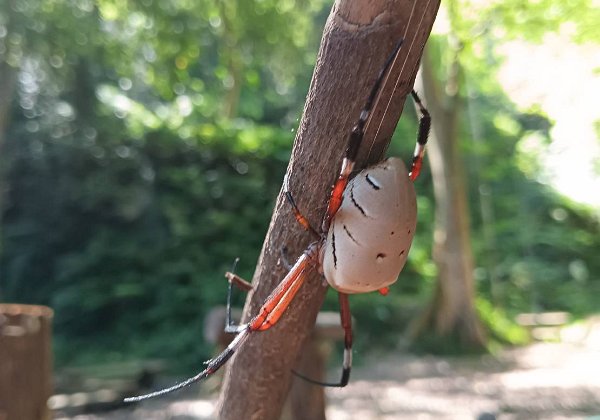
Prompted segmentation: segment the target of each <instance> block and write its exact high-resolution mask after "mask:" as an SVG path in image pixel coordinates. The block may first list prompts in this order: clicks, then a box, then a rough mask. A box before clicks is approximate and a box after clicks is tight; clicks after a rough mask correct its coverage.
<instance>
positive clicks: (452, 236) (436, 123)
mask: <svg viewBox="0 0 600 420" xmlns="http://www.w3.org/2000/svg"><path fill="white" fill-rule="evenodd" d="M456 53H457V54H458V51H457V52H456ZM421 69H422V71H421V78H420V79H421V80H420V83H421V84H422V92H423V96H424V98H423V100H424V102H425V104H426V106H427V107H428V109H429V112H430V113H431V119H432V132H431V136H430V139H429V147H428V155H429V162H430V166H431V175H432V178H433V189H434V195H435V229H434V245H433V258H434V261H435V263H436V265H437V268H438V281H437V284H436V290H435V295H434V299H433V301H432V303H431V305H430V306H429V308H428V310H427V312H426V314H425V316H424V318H423V319H421V320H420V322H419V324H418V326H417V328H416V331H415V333H414V335H415V336H418V335H420V334H423V333H424V332H426V331H427V330H431V329H433V331H435V333H436V335H437V336H439V337H444V338H449V339H451V340H452V339H457V340H458V344H459V345H460V346H461V347H463V348H466V349H473V350H476V349H481V348H483V347H484V346H485V334H484V333H483V329H482V328H481V325H480V322H479V318H478V316H477V313H476V311H475V286H474V279H473V268H474V263H473V252H472V250H471V242H470V240H471V239H470V238H471V235H470V227H469V211H468V208H469V207H468V200H467V192H466V181H465V175H464V172H463V162H462V160H461V157H460V150H459V137H458V136H459V133H458V117H459V113H460V110H461V107H462V104H461V103H460V101H459V97H458V83H459V77H458V76H459V63H458V58H457V57H455V60H454V62H453V63H452V64H451V65H450V68H449V69H448V78H447V81H446V85H445V86H443V87H442V86H440V84H439V83H438V81H437V80H436V79H435V76H434V75H433V71H432V64H431V60H430V59H429V54H428V53H427V51H425V54H424V56H423V61H422V66H421ZM417 84H419V81H417Z"/></svg>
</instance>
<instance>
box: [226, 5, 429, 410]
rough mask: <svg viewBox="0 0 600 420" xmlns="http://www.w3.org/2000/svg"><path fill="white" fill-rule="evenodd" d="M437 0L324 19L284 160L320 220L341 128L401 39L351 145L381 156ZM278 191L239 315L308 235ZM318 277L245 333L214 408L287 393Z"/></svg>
mask: <svg viewBox="0 0 600 420" xmlns="http://www.w3.org/2000/svg"><path fill="white" fill-rule="evenodd" d="M438 7H439V1H437V0H431V1H430V2H421V1H416V0H412V1H408V0H396V1H392V0H362V1H357V0H355V1H351V0H338V1H337V2H336V3H335V5H334V7H333V10H332V12H331V14H330V16H329V19H328V21H327V24H326V27H325V31H324V34H323V39H322V41H321V48H320V51H319V56H318V58H317V65H316V68H315V72H314V74H313V79H312V83H311V87H310V91H309V93H308V96H307V100H306V104H305V107H304V114H303V117H302V121H301V122H300V127H299V130H298V134H297V136H296V141H295V142H294V148H293V150H292V157H291V160H290V164H289V166H288V172H287V173H288V174H289V176H290V188H291V191H292V193H293V194H294V196H295V198H296V203H297V204H298V205H299V207H300V208H301V209H302V211H303V212H304V213H305V214H306V216H307V217H308V219H309V220H310V221H311V223H312V225H313V226H315V227H320V224H321V219H322V216H323V213H324V211H325V208H326V206H327V199H328V197H329V194H330V192H331V185H332V184H333V182H334V180H335V179H336V177H337V175H338V172H339V168H340V164H341V160H342V157H343V154H344V150H345V147H346V142H347V136H348V135H349V133H350V130H351V129H352V126H353V125H354V124H355V123H356V121H357V119H358V116H359V113H360V111H361V108H362V107H363V106H364V103H365V101H366V98H367V96H368V92H369V91H370V89H371V88H372V86H373V83H374V81H375V78H376V77H377V74H378V72H379V70H380V69H381V67H382V65H383V63H384V61H385V60H386V58H387V57H388V56H389V54H390V52H391V51H392V50H393V48H394V46H395V45H396V44H397V43H398V41H399V40H400V39H404V44H403V46H402V49H401V53H400V55H399V59H397V60H396V62H395V63H394V65H393V66H392V68H391V69H390V72H389V76H388V77H387V78H386V79H385V81H384V83H383V85H382V88H381V95H380V96H379V98H378V100H377V103H376V104H375V107H374V112H373V113H372V118H371V120H370V122H369V124H368V125H367V128H366V132H365V142H364V143H363V145H362V147H361V149H360V150H359V157H358V165H359V167H360V166H362V165H364V164H366V163H374V162H377V161H379V160H381V158H382V156H383V153H384V152H385V149H386V147H387V145H388V143H389V141H390V139H391V136H392V133H393V131H394V129H395V127H396V124H397V122H398V118H399V116H400V113H401V111H402V106H403V104H404V99H405V97H406V95H407V94H408V93H409V92H410V90H411V87H412V85H413V81H414V78H415V75H416V72H417V69H418V66H419V61H420V59H421V54H422V51H423V46H424V45H425V42H426V40H427V38H428V36H429V33H430V31H431V27H432V25H433V21H434V19H435V16H436V14H437V10H438ZM311 240H312V238H311V236H310V234H308V233H307V232H304V231H303V230H302V228H301V227H300V226H298V224H297V223H296V221H295V219H294V217H293V215H292V212H291V211H290V208H289V206H288V204H287V202H285V200H284V198H283V197H282V195H281V194H280V195H279V197H278V200H277V204H276V207H275V211H274V214H273V217H272V219H271V224H270V226H269V231H268V233H267V236H266V238H265V242H264V245H263V249H262V252H261V255H260V257H259V260H258V266H257V269H256V272H255V274H254V279H253V285H254V291H253V292H251V293H250V294H249V296H248V299H247V301H246V307H245V309H244V318H243V322H247V321H248V320H249V318H250V317H251V316H253V315H255V314H256V313H257V311H258V309H259V307H260V306H261V305H262V303H263V301H264V299H265V298H266V297H267V296H268V294H269V293H270V292H271V290H273V288H274V287H275V286H276V285H277V284H278V283H279V282H280V281H281V279H282V278H283V276H284V275H285V271H286V270H285V268H284V266H283V265H282V264H281V262H280V256H281V250H282V248H283V247H284V246H286V247H287V248H288V250H289V254H290V255H291V256H292V257H297V256H299V255H300V254H301V253H302V252H303V251H304V249H306V247H307V246H308V244H309V243H310V242H311ZM325 291H326V287H325V286H324V285H323V281H322V278H321V277H320V276H319V275H317V274H316V273H311V274H310V276H309V278H308V279H307V281H306V284H305V285H304V286H303V287H302V288H301V289H300V291H299V293H298V295H297V296H296V298H295V300H294V302H292V304H291V305H290V307H289V309H288V310H287V311H286V313H285V315H284V316H283V317H282V319H281V321H280V322H279V323H278V324H277V325H276V326H275V327H273V328H272V329H271V330H269V331H266V332H264V333H255V334H252V336H251V337H250V338H249V340H248V341H247V342H246V343H245V344H244V346H243V347H242V348H241V349H240V351H239V352H237V353H236V355H235V356H234V357H233V358H232V360H231V361H230V362H229V365H228V367H227V371H226V374H225V380H224V383H223V387H222V391H221V396H220V401H219V408H218V414H217V417H218V418H219V419H222V420H239V419H260V420H270V419H277V418H279V416H280V414H281V409H282V405H283V403H284V400H285V397H286V395H287V393H288V389H289V386H290V381H291V369H292V368H293V367H294V365H295V364H296V361H297V359H298V356H299V353H300V350H301V347H302V345H303V343H304V342H305V339H306V338H307V337H308V336H309V334H310V332H311V329H312V327H313V325H314V322H315V319H316V316H317V313H318V311H319V308H320V306H321V303H322V302H323V299H324V297H325Z"/></svg>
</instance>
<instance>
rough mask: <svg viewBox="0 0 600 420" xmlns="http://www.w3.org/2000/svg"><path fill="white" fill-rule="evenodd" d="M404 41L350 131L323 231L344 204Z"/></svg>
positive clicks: (387, 64) (376, 82) (386, 66)
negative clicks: (374, 109)
mask: <svg viewBox="0 0 600 420" xmlns="http://www.w3.org/2000/svg"><path fill="white" fill-rule="evenodd" d="M402 41H403V40H400V42H398V44H397V45H396V47H395V48H394V51H392V53H391V54H390V56H389V57H388V59H387V61H386V62H385V64H384V66H383V67H382V69H381V70H380V71H379V75H378V76H377V79H376V80H375V84H374V85H373V88H372V89H371V93H370V94H369V97H368V98H367V102H366V103H365V106H364V108H363V109H362V111H361V112H360V116H359V117H358V121H357V123H356V125H354V127H353V128H352V131H351V132H350V136H349V137H348V145H347V146H346V153H345V155H344V160H343V161H342V168H341V169H340V174H339V176H338V179H337V181H336V182H335V184H334V185H333V189H332V190H331V196H330V198H329V204H328V206H327V212H326V213H325V217H323V223H322V230H323V232H327V230H328V229H329V225H330V224H331V219H333V216H335V214H336V213H337V211H338V210H339V208H340V206H341V205H342V197H343V194H344V190H345V189H346V185H347V184H348V179H349V177H350V174H351V173H352V170H353V169H354V163H355V161H356V156H357V155H358V149H359V148H360V144H361V143H362V140H363V137H364V134H365V125H366V123H367V120H368V119H369V115H370V114H371V108H372V106H373V102H374V101H375V97H376V96H377V93H378V92H379V88H380V87H381V83H382V82H383V79H384V76H385V75H386V74H387V71H388V69H389V67H390V65H391V64H392V63H393V62H394V59H395V58H396V56H397V55H398V51H400V47H401V46H402Z"/></svg>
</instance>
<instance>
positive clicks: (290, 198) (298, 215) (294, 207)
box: [283, 174, 321, 238]
mask: <svg viewBox="0 0 600 420" xmlns="http://www.w3.org/2000/svg"><path fill="white" fill-rule="evenodd" d="M283 194H284V195H285V198H286V199H287V201H288V203H290V206H292V212H294V217H295V218H296V220H297V221H298V223H300V224H301V225H302V227H303V228H304V229H306V230H307V231H309V232H310V233H312V234H313V235H314V236H316V237H317V238H319V237H320V236H321V235H319V232H317V231H316V229H315V228H313V227H312V225H311V224H310V222H309V221H308V219H307V218H306V217H304V215H303V214H302V212H301V211H300V209H299V208H298V206H297V205H296V201H295V200H294V197H293V196H292V193H291V192H290V180H289V176H288V174H285V178H284V179H283Z"/></svg>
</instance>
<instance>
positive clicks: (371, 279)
mask: <svg viewBox="0 0 600 420" xmlns="http://www.w3.org/2000/svg"><path fill="white" fill-rule="evenodd" d="M401 44H402V43H401V42H400V43H399V44H398V45H397V46H396V48H395V49H394V51H393V52H392V54H391V55H390V57H389V58H388V60H387V61H386V63H385V64H384V66H383V68H382V69H381V71H380V73H379V75H378V76H377V79H376V80H375V83H374V85H373V88H372V90H371V93H370V95H369V97H368V98H367V102H366V104H365V107H364V108H363V110H362V111H361V113H360V116H359V118H358V121H357V123H356V125H355V126H354V127H353V129H352V131H351V132H350V135H349V137H348V146H347V148H346V153H345V156H344V159H343V161H342V167H341V169H340V174H339V176H338V179H337V181H336V182H335V184H334V185H333V189H332V192H331V196H330V197H329V202H328V205H327V211H326V212H325V215H324V216H323V222H322V224H321V228H320V230H319V231H317V229H315V228H314V227H312V226H311V225H310V223H309V222H308V220H307V219H306V218H305V217H304V216H303V215H302V213H301V212H300V210H299V209H298V206H297V205H296V203H295V201H294V198H293V196H292V193H291V192H290V188H289V182H288V181H289V179H288V178H287V177H286V178H285V181H284V194H285V197H286V198H287V200H288V202H289V203H290V206H291V208H292V211H293V213H294V216H295V217H296V220H298V222H299V223H300V224H301V225H302V226H303V227H304V228H305V229H307V230H309V231H311V232H312V233H313V234H314V235H315V237H316V238H317V240H316V241H315V242H313V243H312V244H310V245H309V246H308V248H307V249H306V250H305V251H304V252H303V253H302V255H301V256H300V257H299V258H298V260H297V261H296V263H295V264H294V265H293V266H292V267H291V268H290V270H289V272H288V273H287V275H286V276H285V277H284V278H283V280H282V281H281V282H280V283H279V285H278V286H277V287H276V288H275V289H274V290H273V291H272V292H271V294H270V295H269V297H268V298H267V299H266V301H265V302H264V304H263V305H262V306H261V308H260V310H259V312H258V314H256V315H255V316H254V317H253V318H252V319H251V320H250V321H249V322H248V323H245V324H242V325H233V323H232V322H231V305H230V302H231V286H232V284H234V283H235V284H237V285H238V286H240V287H242V288H243V289H246V290H248V289H250V288H252V286H251V285H250V284H249V283H248V282H246V281H244V280H242V279H241V278H239V277H238V276H237V275H235V274H232V273H227V274H226V277H227V278H228V279H229V293H228V299H227V308H228V316H227V323H226V326H225V329H226V331H228V332H233V333H236V334H237V335H236V336H235V338H234V339H233V341H232V342H231V343H230V344H229V346H227V348H226V349H225V350H224V351H223V352H222V353H221V354H219V355H218V356H217V357H215V358H214V359H211V360H209V361H208V362H206V365H207V366H206V368H205V369H204V370H203V371H202V372H200V373H198V374H197V375H196V376H193V377H191V378H189V379H187V380H185V381H183V382H181V383H178V384H176V385H174V386H172V387H170V388H166V389H163V390H160V391H156V392H153V393H150V394H147V395H142V396H139V397H132V398H127V399H126V400H125V401H140V400H145V399H148V398H153V397H157V396H159V395H164V394H167V393H170V392H173V391H176V390H178V389H181V388H183V387H185V386H188V385H190V384H192V383H194V382H197V381H199V380H201V379H204V378H206V377H208V376H210V375H212V374H213V373H214V372H216V371H217V370H218V369H219V368H220V367H221V366H223V365H224V364H225V363H226V362H227V360H229V358H230V357H231V356H233V354H234V352H235V351H236V350H237V349H238V348H239V347H240V346H241V345H242V344H243V343H244V342H245V341H246V340H247V339H248V337H250V336H251V334H252V333H254V332H259V331H265V330H267V329H269V328H271V327H272V326H273V325H275V324H276V323H277V321H278V320H279V319H280V318H281V316H282V315H283V313H284V312H285V310H286V309H287V308H288V306H289V304H290V302H291V301H292V300H293V299H294V296H295V295H296V293H297V292H298V290H299V289H300V287H301V286H302V284H303V283H304V281H305V279H306V277H307V276H306V274H307V273H308V272H309V271H310V270H315V269H316V270H317V271H318V272H320V273H322V274H323V276H324V277H325V279H326V280H327V282H328V283H329V285H330V286H331V287H333V288H334V289H335V290H337V292H338V296H339V302H340V316H341V323H342V327H343V328H344V336H345V338H344V362H343V370H342V376H341V379H340V381H339V382H336V383H322V382H318V381H314V380H312V379H309V378H306V377H304V376H302V375H299V376H301V377H302V378H304V379H306V380H308V381H310V382H313V383H317V384H320V385H326V386H345V385H346V384H347V383H348V380H349V378H350V369H351V367H352V316H351V314H350V305H349V302H348V295H349V294H354V293H366V292H372V291H376V290H379V291H380V292H381V293H383V294H385V293H387V287H388V286H389V285H391V284H392V283H394V282H395V281H396V279H397V278H398V275H399V274H400V271H401V270H402V268H403V266H404V263H405V262H406V258H407V255H408V251H409V248H410V245H411V243H412V238H413V235H414V232H415V227H416V223H417V203H416V196H415V190H414V187H413V183H412V182H411V181H414V180H415V179H416V178H417V177H418V175H419V172H420V169H421V165H422V161H423V156H424V153H425V144H426V143H427V137H428V134H429V129H430V124H431V119H430V116H429V113H428V112H427V110H426V109H425V107H424V106H423V105H422V104H421V100H420V99H419V96H418V95H417V93H416V92H415V91H414V90H413V91H412V92H411V95H412V97H413V100H414V102H415V104H416V105H417V108H418V110H419V113H420V120H419V131H418V134H417V145H416V148H415V153H414V156H413V159H412V162H411V168H410V172H409V171H407V169H406V167H405V166H404V163H403V162H402V161H401V160H400V159H398V158H389V159H387V160H385V161H383V162H381V163H378V164H376V165H372V166H369V167H366V168H364V169H362V170H361V171H359V172H358V173H357V174H356V175H355V176H354V177H353V178H352V179H350V177H351V175H352V173H353V170H354V166H355V161H356V156H357V153H358V149H359V147H360V144H361V142H362V139H363V136H364V128H365V125H366V123H367V120H368V118H369V115H370V113H371V107H372V105H373V102H374V100H375V97H376V96H377V94H378V92H379V87H380V85H381V83H382V80H383V78H384V76H385V74H386V73H387V71H388V69H389V67H390V65H391V64H392V63H393V61H394V60H395V59H396V58H397V56H398V51H399V50H400V46H401Z"/></svg>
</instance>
